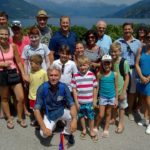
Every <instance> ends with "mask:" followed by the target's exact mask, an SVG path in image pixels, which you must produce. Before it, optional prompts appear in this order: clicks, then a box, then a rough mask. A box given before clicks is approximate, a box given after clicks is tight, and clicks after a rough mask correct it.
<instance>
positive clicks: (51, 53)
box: [49, 50, 54, 64]
mask: <svg viewBox="0 0 150 150" xmlns="http://www.w3.org/2000/svg"><path fill="white" fill-rule="evenodd" d="M49 60H50V64H53V61H54V51H52V50H51V51H50V54H49Z"/></svg>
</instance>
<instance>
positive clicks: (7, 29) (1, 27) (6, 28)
mask: <svg viewBox="0 0 150 150" xmlns="http://www.w3.org/2000/svg"><path fill="white" fill-rule="evenodd" d="M0 30H6V31H8V34H9V35H10V31H9V28H8V27H6V26H0Z"/></svg>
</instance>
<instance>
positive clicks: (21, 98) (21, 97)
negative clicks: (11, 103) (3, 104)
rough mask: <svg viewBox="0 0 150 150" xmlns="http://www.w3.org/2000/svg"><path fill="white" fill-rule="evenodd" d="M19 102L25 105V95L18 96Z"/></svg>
mask: <svg viewBox="0 0 150 150" xmlns="http://www.w3.org/2000/svg"><path fill="white" fill-rule="evenodd" d="M17 102H19V103H23V102H24V96H23V95H20V96H18V97H17Z"/></svg>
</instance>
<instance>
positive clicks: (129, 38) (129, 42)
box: [116, 23, 141, 121]
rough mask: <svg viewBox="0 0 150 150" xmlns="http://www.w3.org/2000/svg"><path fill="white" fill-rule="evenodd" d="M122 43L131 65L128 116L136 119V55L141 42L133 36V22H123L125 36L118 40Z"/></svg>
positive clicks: (123, 52)
mask: <svg viewBox="0 0 150 150" xmlns="http://www.w3.org/2000/svg"><path fill="white" fill-rule="evenodd" d="M116 42H119V43H120V44H121V51H122V57H123V58H125V59H126V60H127V61H128V63H129V65H130V84H129V85H130V87H129V89H128V104H129V107H128V117H129V119H130V120H132V121H133V120H134V117H133V115H132V108H133V104H134V101H135V99H136V95H135V94H136V73H135V56H136V53H137V51H138V49H139V48H140V47H141V42H140V41H139V40H137V39H135V38H134V37H133V24H132V23H124V24H123V37H122V38H119V39H118V40H116Z"/></svg>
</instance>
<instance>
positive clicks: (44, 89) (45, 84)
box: [43, 82, 65, 115]
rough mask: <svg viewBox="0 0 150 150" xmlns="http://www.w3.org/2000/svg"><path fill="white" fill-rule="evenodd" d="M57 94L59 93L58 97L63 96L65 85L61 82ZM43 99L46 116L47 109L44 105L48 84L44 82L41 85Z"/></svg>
mask: <svg viewBox="0 0 150 150" xmlns="http://www.w3.org/2000/svg"><path fill="white" fill-rule="evenodd" d="M58 86H59V89H60V90H59V93H60V96H63V97H64V96H65V85H64V84H63V83H61V82H59V85H58ZM43 87H44V88H43V98H44V106H45V109H46V115H48V108H47V105H46V96H47V94H48V87H49V83H48V82H45V83H43Z"/></svg>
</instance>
